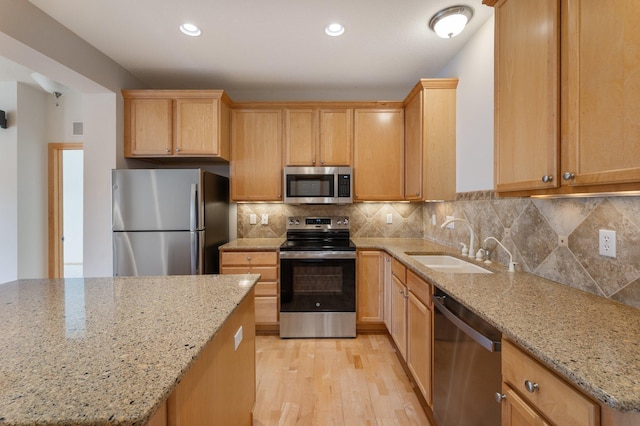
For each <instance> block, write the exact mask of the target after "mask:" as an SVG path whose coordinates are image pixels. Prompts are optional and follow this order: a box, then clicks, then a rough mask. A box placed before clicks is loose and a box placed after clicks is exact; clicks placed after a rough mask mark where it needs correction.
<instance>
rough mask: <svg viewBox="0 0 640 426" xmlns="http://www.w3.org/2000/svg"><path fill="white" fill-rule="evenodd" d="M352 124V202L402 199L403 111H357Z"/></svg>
mask: <svg viewBox="0 0 640 426" xmlns="http://www.w3.org/2000/svg"><path fill="white" fill-rule="evenodd" d="M354 121H355V133H354V180H355V185H354V187H355V191H354V192H355V199H356V200H358V201H395V200H402V199H404V111H403V110H401V109H388V110H376V109H370V110H367V109H360V110H356V111H355V118H354Z"/></svg>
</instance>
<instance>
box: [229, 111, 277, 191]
mask: <svg viewBox="0 0 640 426" xmlns="http://www.w3.org/2000/svg"><path fill="white" fill-rule="evenodd" d="M282 167H283V166H282V110H280V109H234V110H233V111H232V114H231V166H230V181H231V199H232V200H233V201H282V189H283V187H282Z"/></svg>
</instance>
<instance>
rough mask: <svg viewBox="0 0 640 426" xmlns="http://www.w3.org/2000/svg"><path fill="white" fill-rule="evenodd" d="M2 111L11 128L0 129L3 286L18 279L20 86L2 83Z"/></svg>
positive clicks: (0, 265) (0, 279) (0, 262)
mask: <svg viewBox="0 0 640 426" xmlns="http://www.w3.org/2000/svg"><path fill="white" fill-rule="evenodd" d="M0 109H1V110H3V111H5V112H6V113H7V128H6V129H0V146H1V147H2V155H0V236H1V237H0V283H4V282H7V281H13V280H15V279H16V278H18V226H17V223H18V201H17V200H18V129H17V127H16V111H17V109H18V83H15V82H8V83H7V82H0Z"/></svg>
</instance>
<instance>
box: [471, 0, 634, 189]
mask: <svg viewBox="0 0 640 426" xmlns="http://www.w3.org/2000/svg"><path fill="white" fill-rule="evenodd" d="M484 3H486V4H489V5H492V6H494V7H495V9H496V10H495V43H496V44H495V112H496V114H495V182H496V185H495V186H496V190H497V191H498V192H501V193H503V194H504V195H534V194H543V195H553V194H570V193H581V192H604V191H607V192H608V191H621V190H639V189H640V146H639V145H638V143H637V140H638V138H639V137H640V127H639V126H637V125H636V122H637V120H636V117H637V116H638V114H639V113H640V72H638V71H640V57H638V56H637V55H635V56H634V55H631V56H629V53H628V52H632V51H637V50H639V49H640V26H638V25H636V24H635V22H633V20H631V19H629V18H628V17H629V16H635V12H640V10H638V4H637V2H636V1H634V0H623V1H619V2H615V3H613V4H610V5H609V4H608V5H607V7H606V8H604V9H603V8H602V7H598V6H601V5H598V4H596V3H594V2H588V1H584V0H543V1H538V2H535V3H533V2H529V1H526V0H501V1H496V0H485V1H484Z"/></svg>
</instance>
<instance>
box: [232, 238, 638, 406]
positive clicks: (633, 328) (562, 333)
mask: <svg viewBox="0 0 640 426" xmlns="http://www.w3.org/2000/svg"><path fill="white" fill-rule="evenodd" d="M265 240H272V241H271V243H269V242H268V241H265ZM254 241H256V242H257V243H259V245H256V246H252V243H253V242H254ZM282 241H283V240H282V239H276V238H273V239H264V238H262V239H240V240H236V241H233V242H231V243H230V245H231V247H233V248H236V247H237V248H243V249H247V250H249V249H252V248H253V249H260V248H266V247H270V248H277V247H278V246H279V245H280V244H281V242H282ZM352 241H353V242H354V244H355V245H356V247H357V248H359V249H367V248H369V249H381V250H385V251H387V252H388V253H389V254H390V255H392V256H393V257H395V258H397V259H398V260H400V261H402V262H403V263H404V264H405V265H407V266H408V267H409V268H410V269H411V270H413V271H414V272H416V273H417V274H418V275H419V276H421V277H422V278H424V279H425V280H427V281H429V282H431V283H433V284H434V285H436V286H437V287H439V288H440V289H442V290H443V291H445V292H446V293H448V294H449V295H451V296H452V297H454V298H456V299H457V300H459V301H460V302H461V303H463V304H464V305H466V306H467V307H468V308H469V309H471V310H472V311H474V312H475V313H476V314H478V315H480V316H481V317H482V318H484V319H485V320H487V321H488V322H490V323H491V324H493V325H494V326H496V327H497V328H498V329H500V330H501V331H502V333H503V335H504V336H505V337H508V338H509V339H511V340H512V341H514V342H516V343H518V344H520V345H521V346H522V347H524V348H525V349H527V350H528V351H529V352H530V353H531V354H533V355H534V356H535V357H537V358H538V359H539V360H541V361H542V362H544V363H545V364H546V365H547V366H548V367H550V368H551V369H552V370H554V371H556V372H557V373H558V374H560V375H561V376H563V377H565V378H566V379H567V380H568V381H570V382H572V383H574V384H575V385H576V386H577V387H579V388H581V389H582V390H583V391H585V392H586V393H587V394H589V395H591V396H592V397H593V398H595V399H597V400H599V401H601V402H602V403H604V404H605V405H608V406H609V407H611V408H613V409H614V410H618V411H623V412H624V411H635V412H640V310H638V309H636V308H633V307H630V306H627V305H623V304H620V303H618V302H615V301H612V300H608V299H605V298H602V297H598V296H595V295H592V294H590V293H586V292H584V291H581V290H577V289H574V288H571V287H568V286H565V285H562V284H558V283H556V282H553V281H550V280H547V279H544V278H540V277H537V276H535V275H532V274H528V273H525V272H515V273H511V272H508V271H507V268H506V266H505V265H501V264H497V263H492V264H490V265H485V264H482V266H483V267H485V268H487V269H490V270H491V271H492V272H493V274H453V273H445V272H436V271H434V270H432V269H429V268H427V267H425V266H423V265H422V264H420V263H418V262H417V261H415V260H413V259H412V258H411V257H410V256H409V255H407V253H446V254H450V255H453V256H457V257H460V254H459V252H458V251H455V250H453V249H452V248H450V247H446V246H442V245H440V244H436V243H433V242H430V241H428V240H424V239H412V238H352ZM472 262H475V261H472Z"/></svg>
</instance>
